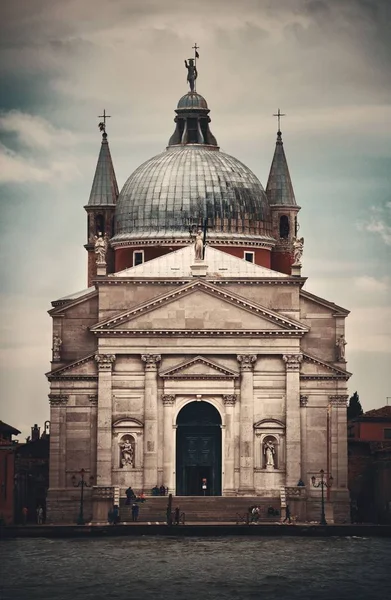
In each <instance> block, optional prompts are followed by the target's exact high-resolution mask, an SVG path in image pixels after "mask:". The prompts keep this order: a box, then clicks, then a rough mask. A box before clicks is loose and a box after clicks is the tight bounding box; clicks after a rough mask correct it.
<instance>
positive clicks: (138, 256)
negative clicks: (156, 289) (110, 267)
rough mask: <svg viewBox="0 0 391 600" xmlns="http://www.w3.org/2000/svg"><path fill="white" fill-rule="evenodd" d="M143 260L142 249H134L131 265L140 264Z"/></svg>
mask: <svg viewBox="0 0 391 600" xmlns="http://www.w3.org/2000/svg"><path fill="white" fill-rule="evenodd" d="M143 262H144V250H135V251H134V252H133V266H134V267H137V265H142V264H143Z"/></svg>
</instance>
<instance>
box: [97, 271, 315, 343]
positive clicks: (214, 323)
mask: <svg viewBox="0 0 391 600" xmlns="http://www.w3.org/2000/svg"><path fill="white" fill-rule="evenodd" d="M91 331H92V332H93V333H96V334H99V333H101V334H110V333H115V332H122V333H126V332H135V331H141V332H148V334H153V333H155V332H157V331H159V332H172V331H174V332H179V331H183V332H188V331H222V332H227V331H237V332H243V331H248V332H250V333H251V332H257V333H258V332H260V331H261V332H265V333H270V334H273V333H287V334H290V335H292V334H303V333H305V332H306V331H308V328H307V327H306V326H304V325H302V324H301V323H299V322H298V321H295V320H293V319H290V318H288V317H285V316H282V315H280V314H278V313H276V312H274V311H271V310H270V309H267V308H265V307H263V306H261V305H258V304H255V303H253V302H250V301H248V300H246V299H245V298H243V297H241V296H238V295H236V294H233V293H231V292H228V291H227V290H225V289H222V288H221V287H220V286H216V285H214V284H211V283H208V282H206V281H200V280H197V281H195V282H191V283H189V284H186V285H184V286H182V287H181V288H179V289H177V290H174V291H171V292H169V293H166V294H163V295H161V296H159V297H157V298H154V299H153V300H151V301H148V302H146V303H144V304H142V305H139V306H137V307H135V308H133V309H132V310H130V311H126V312H122V313H120V314H118V315H117V316H115V317H111V318H110V319H108V320H106V321H104V322H101V323H98V324H97V325H95V326H94V327H92V328H91Z"/></svg>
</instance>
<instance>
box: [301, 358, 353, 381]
mask: <svg viewBox="0 0 391 600" xmlns="http://www.w3.org/2000/svg"><path fill="white" fill-rule="evenodd" d="M303 361H304V362H306V363H312V364H315V365H319V366H321V367H323V368H324V369H325V372H324V373H313V374H311V373H301V374H300V379H303V380H305V379H307V380H314V379H344V380H346V381H347V380H348V379H349V378H350V377H351V375H352V374H351V373H349V371H345V370H344V369H341V368H340V367H336V366H335V365H333V364H332V363H329V362H326V361H324V360H321V359H319V358H317V357H316V356H312V355H311V354H306V353H303Z"/></svg>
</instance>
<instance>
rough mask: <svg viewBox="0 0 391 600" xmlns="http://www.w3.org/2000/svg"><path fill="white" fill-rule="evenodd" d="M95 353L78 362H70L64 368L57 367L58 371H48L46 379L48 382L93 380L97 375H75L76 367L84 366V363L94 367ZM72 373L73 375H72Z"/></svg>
mask: <svg viewBox="0 0 391 600" xmlns="http://www.w3.org/2000/svg"><path fill="white" fill-rule="evenodd" d="M94 357H95V352H94V353H93V354H88V356H85V357H83V358H80V359H79V360H76V361H74V362H71V363H69V364H67V365H65V366H62V367H59V368H58V369H54V370H53V371H49V373H46V377H47V378H48V379H49V381H51V380H53V379H68V380H71V379H77V380H95V379H96V378H97V377H98V374H96V375H95V374H88V373H77V367H79V366H81V365H84V364H85V363H88V362H90V361H91V362H92V363H93V364H94V365H95V358H94ZM72 371H73V373H72Z"/></svg>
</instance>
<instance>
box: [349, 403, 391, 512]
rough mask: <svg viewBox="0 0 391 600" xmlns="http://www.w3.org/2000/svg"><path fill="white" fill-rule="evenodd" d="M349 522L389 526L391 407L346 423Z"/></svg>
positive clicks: (390, 503) (390, 506) (375, 410)
mask: <svg viewBox="0 0 391 600" xmlns="http://www.w3.org/2000/svg"><path fill="white" fill-rule="evenodd" d="M348 460H349V489H350V496H351V502H352V519H353V520H354V521H357V522H371V523H373V522H374V523H391V406H383V407H382V408H377V409H374V410H369V411H368V412H366V413H364V414H363V415H361V416H359V417H356V418H355V419H352V420H350V421H349V422H348Z"/></svg>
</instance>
